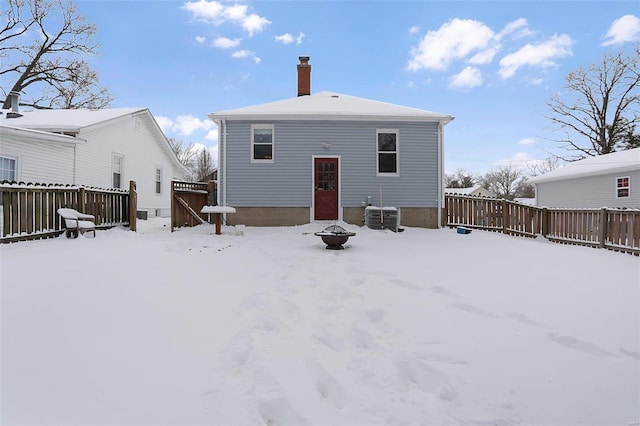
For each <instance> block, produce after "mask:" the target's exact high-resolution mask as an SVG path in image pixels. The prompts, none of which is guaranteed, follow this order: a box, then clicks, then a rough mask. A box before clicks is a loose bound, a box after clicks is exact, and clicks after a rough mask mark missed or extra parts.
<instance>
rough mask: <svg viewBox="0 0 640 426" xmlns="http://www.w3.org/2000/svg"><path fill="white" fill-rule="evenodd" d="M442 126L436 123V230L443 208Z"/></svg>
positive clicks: (440, 223)
mask: <svg viewBox="0 0 640 426" xmlns="http://www.w3.org/2000/svg"><path fill="white" fill-rule="evenodd" d="M443 132H444V125H443V124H442V121H439V122H438V152H439V154H438V228H442V209H443V208H444V194H443V191H444V188H443V182H442V181H443V169H444V143H443V139H444V137H443V134H442V133H443Z"/></svg>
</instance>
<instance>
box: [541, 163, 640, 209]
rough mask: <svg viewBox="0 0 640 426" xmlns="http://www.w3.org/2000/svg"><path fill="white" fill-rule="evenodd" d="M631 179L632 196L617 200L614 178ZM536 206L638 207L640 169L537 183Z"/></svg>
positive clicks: (639, 201) (639, 199)
mask: <svg viewBox="0 0 640 426" xmlns="http://www.w3.org/2000/svg"><path fill="white" fill-rule="evenodd" d="M624 176H629V177H630V178H631V190H630V192H631V196H630V197H629V198H616V178H618V177H624ZM536 198H537V200H538V206H541V207H558V208H601V207H610V208H617V207H627V208H640V170H638V171H633V172H620V173H614V174H607V175H600V176H589V177H581V178H576V179H566V180H559V181H552V182H543V183H538V184H536Z"/></svg>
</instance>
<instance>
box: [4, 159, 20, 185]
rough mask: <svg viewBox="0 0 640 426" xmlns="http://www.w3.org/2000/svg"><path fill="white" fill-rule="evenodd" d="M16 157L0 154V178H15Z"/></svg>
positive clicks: (16, 175)
mask: <svg viewBox="0 0 640 426" xmlns="http://www.w3.org/2000/svg"><path fill="white" fill-rule="evenodd" d="M17 178H18V159H17V158H16V157H12V156H6V155H0V180H17Z"/></svg>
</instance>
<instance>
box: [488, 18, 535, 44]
mask: <svg viewBox="0 0 640 426" xmlns="http://www.w3.org/2000/svg"><path fill="white" fill-rule="evenodd" d="M532 34H533V32H532V31H531V30H530V29H529V24H528V23H527V20H526V19H524V18H519V19H516V20H515V21H511V22H509V23H508V24H507V25H505V27H504V28H503V29H502V31H500V32H499V33H498V34H497V35H496V39H498V40H502V39H503V38H505V37H506V36H508V35H510V36H511V37H512V38H522V37H526V36H530V35H532Z"/></svg>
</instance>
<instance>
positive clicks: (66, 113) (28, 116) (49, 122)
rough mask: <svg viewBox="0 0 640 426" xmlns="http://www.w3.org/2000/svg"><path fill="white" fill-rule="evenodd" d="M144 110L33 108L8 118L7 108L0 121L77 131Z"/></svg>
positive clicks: (27, 126)
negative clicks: (18, 115) (19, 115)
mask: <svg viewBox="0 0 640 426" xmlns="http://www.w3.org/2000/svg"><path fill="white" fill-rule="evenodd" d="M144 110H145V108H105V109H35V110H24V111H20V114H21V115H22V116H21V117H16V118H8V117H7V112H8V110H2V114H0V123H4V124H5V125H10V126H12V127H22V128H26V129H40V130H49V131H68V132H77V131H79V130H80V129H82V128H84V127H88V126H92V125H94V124H98V123H101V122H104V121H108V120H112V119H114V118H118V117H122V116H125V115H130V114H135V113H137V112H141V111H144Z"/></svg>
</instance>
